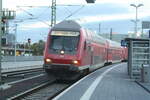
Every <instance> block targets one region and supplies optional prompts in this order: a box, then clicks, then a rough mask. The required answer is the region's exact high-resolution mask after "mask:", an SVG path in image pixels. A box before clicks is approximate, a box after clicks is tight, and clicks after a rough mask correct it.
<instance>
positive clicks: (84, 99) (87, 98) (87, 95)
mask: <svg viewBox="0 0 150 100" xmlns="http://www.w3.org/2000/svg"><path fill="white" fill-rule="evenodd" d="M119 65H120V64H119ZM119 65H116V66H114V67H112V68H109V69H107V70H106V71H105V72H103V73H102V74H101V75H100V76H99V77H98V78H96V79H95V81H94V82H93V83H92V84H91V85H90V87H89V88H88V89H87V90H86V92H85V93H84V94H83V96H82V97H81V98H80V100H90V98H91V96H92V94H93V92H94V91H95V89H96V87H97V86H98V84H99V83H100V82H101V80H102V79H103V77H104V76H105V75H106V74H107V73H108V72H109V71H111V70H112V69H114V68H116V67H118V66H119Z"/></svg>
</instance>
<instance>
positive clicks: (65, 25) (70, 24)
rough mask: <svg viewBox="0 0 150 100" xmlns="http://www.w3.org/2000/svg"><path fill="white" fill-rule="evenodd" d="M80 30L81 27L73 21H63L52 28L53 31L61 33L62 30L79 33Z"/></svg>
mask: <svg viewBox="0 0 150 100" xmlns="http://www.w3.org/2000/svg"><path fill="white" fill-rule="evenodd" d="M80 29H81V25H80V24H78V23H77V22H76V21H73V20H64V21H62V22H60V23H58V24H56V25H55V26H54V27H52V30H55V31H62V30H67V31H80Z"/></svg>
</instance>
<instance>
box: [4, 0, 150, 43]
mask: <svg viewBox="0 0 150 100" xmlns="http://www.w3.org/2000/svg"><path fill="white" fill-rule="evenodd" d="M68 4H71V5H80V6H60V5H68ZM130 4H144V6H142V7H140V8H139V9H138V18H139V19H140V22H141V21H142V20H149V19H150V6H149V4H150V0H96V3H95V4H87V3H86V1H85V0H57V5H58V6H57V22H59V21H62V20H64V19H65V18H66V17H67V16H69V15H70V14H71V13H73V12H75V11H76V10H78V9H80V10H79V11H78V12H77V13H75V14H73V16H71V17H69V18H68V19H74V20H78V21H80V23H81V24H82V25H83V26H85V27H87V28H90V29H92V30H95V31H98V25H99V23H101V32H102V33H106V32H109V29H110V28H113V30H114V32H115V33H120V34H127V33H128V31H133V29H134V23H132V22H131V21H130V20H132V19H135V8H134V7H131V6H130ZM17 6H20V7H17ZM22 6H36V7H32V8H30V7H22ZM38 6H44V7H38ZM48 6H51V0H3V8H8V9H13V10H16V11H17V16H16V20H19V19H23V20H24V21H23V22H19V23H18V28H17V41H19V42H23V41H26V40H27V38H31V40H32V41H33V42H36V41H38V40H39V39H46V36H47V34H48V31H49V27H48V25H47V24H50V20H51V9H50V7H48ZM29 13H30V14H32V15H33V16H30V15H29ZM28 18H36V19H34V20H33V19H32V20H27V19H28ZM140 22H139V25H138V26H139V27H140V25H141V24H140ZM46 23H47V24H46ZM10 25H11V26H13V25H14V24H10ZM10 32H12V33H13V30H12V29H10Z"/></svg>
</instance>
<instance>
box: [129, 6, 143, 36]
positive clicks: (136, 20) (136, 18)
mask: <svg viewBox="0 0 150 100" xmlns="http://www.w3.org/2000/svg"><path fill="white" fill-rule="evenodd" d="M130 6H132V7H135V8H136V16H135V34H136V35H137V23H138V8H139V7H141V6H144V5H143V4H138V5H135V4H130Z"/></svg>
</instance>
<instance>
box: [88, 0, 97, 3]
mask: <svg viewBox="0 0 150 100" xmlns="http://www.w3.org/2000/svg"><path fill="white" fill-rule="evenodd" d="M95 1H96V0H86V2H87V3H95Z"/></svg>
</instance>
